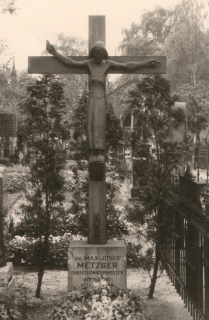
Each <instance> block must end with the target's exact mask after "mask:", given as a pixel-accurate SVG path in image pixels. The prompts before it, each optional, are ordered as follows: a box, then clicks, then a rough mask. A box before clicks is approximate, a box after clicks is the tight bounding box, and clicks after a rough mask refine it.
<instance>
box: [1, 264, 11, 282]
mask: <svg viewBox="0 0 209 320" xmlns="http://www.w3.org/2000/svg"><path fill="white" fill-rule="evenodd" d="M12 274H13V264H12V262H7V264H6V266H5V267H1V268H0V287H5V286H8V284H9V282H10V280H11V278H12Z"/></svg>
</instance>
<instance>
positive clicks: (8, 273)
mask: <svg viewBox="0 0 209 320" xmlns="http://www.w3.org/2000/svg"><path fill="white" fill-rule="evenodd" d="M14 295H15V277H14V276H13V264H12V262H7V264H6V266H5V267H2V268H0V297H1V300H2V301H4V300H5V302H7V303H11V304H12V303H13V299H14ZM4 298H5V299H4Z"/></svg>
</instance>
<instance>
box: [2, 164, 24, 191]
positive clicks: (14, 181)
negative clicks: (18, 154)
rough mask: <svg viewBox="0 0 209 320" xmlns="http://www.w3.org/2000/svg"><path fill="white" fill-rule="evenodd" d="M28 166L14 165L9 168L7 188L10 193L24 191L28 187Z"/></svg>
mask: <svg viewBox="0 0 209 320" xmlns="http://www.w3.org/2000/svg"><path fill="white" fill-rule="evenodd" d="M27 181H28V168H27V167H23V166H13V167H9V168H7V190H8V192H9V193H16V192H20V191H24V190H25V189H26V188H27Z"/></svg>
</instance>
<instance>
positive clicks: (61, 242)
mask: <svg viewBox="0 0 209 320" xmlns="http://www.w3.org/2000/svg"><path fill="white" fill-rule="evenodd" d="M78 239H81V238H80V237H75V236H71V234H65V235H64V236H58V237H53V236H50V252H49V257H48V259H47V260H46V261H45V264H46V265H47V266H48V267H67V254H68V245H69V241H71V240H78ZM39 245H40V243H39V240H38V239H34V238H29V237H28V238H26V237H25V236H23V237H20V236H15V237H14V238H13V239H12V240H11V241H9V242H8V243H6V256H7V259H8V260H11V259H12V260H13V261H14V264H27V265H36V256H37V254H39Z"/></svg>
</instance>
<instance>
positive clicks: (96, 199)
mask: <svg viewBox="0 0 209 320" xmlns="http://www.w3.org/2000/svg"><path fill="white" fill-rule="evenodd" d="M96 41H103V42H104V43H105V16H89V51H90V50H91V48H92V47H93V45H94V43H95V42H96ZM92 152H93V153H94V154H95V156H97V155H96V153H97V151H96V150H95V152H94V150H90V155H89V169H90V166H91V165H92V168H91V170H92V171H94V172H93V175H96V176H101V177H100V178H96V179H95V178H92V174H89V208H88V210H89V228H88V243H90V244H105V243H106V242H107V230H106V224H107V222H106V220H107V218H106V190H105V189H106V188H105V158H106V156H105V150H103V151H102V152H103V162H102V163H101V162H99V161H97V163H95V162H94V163H91V157H92ZM89 171H90V170H89ZM99 171H102V172H99ZM101 173H102V174H101Z"/></svg>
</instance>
